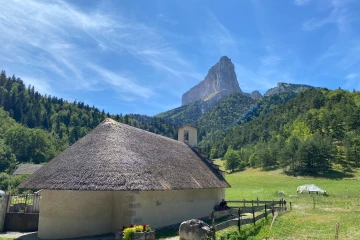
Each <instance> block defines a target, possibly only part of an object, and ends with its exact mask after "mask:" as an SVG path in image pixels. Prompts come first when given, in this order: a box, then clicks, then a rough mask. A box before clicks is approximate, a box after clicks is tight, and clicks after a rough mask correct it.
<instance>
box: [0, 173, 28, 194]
mask: <svg viewBox="0 0 360 240" xmlns="http://www.w3.org/2000/svg"><path fill="white" fill-rule="evenodd" d="M26 177H27V176H26V175H14V176H11V175H9V174H7V173H0V189H1V190H3V191H9V192H11V193H12V194H16V193H18V191H19V190H18V189H17V186H19V185H20V183H22V182H23V181H24V180H25V179H26Z"/></svg>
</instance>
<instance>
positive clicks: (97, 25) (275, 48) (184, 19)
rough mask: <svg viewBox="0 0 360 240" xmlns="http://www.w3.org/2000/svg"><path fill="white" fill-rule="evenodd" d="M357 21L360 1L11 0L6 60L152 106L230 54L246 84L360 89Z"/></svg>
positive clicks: (73, 91) (96, 93) (47, 85)
mask: <svg viewBox="0 0 360 240" xmlns="http://www.w3.org/2000/svg"><path fill="white" fill-rule="evenodd" d="M358 29H360V1H358V0H352V1H351V0H247V1H246V0H243V1H237V0H234V1H230V0H227V1H220V0H218V1H215V0H194V1H190V0H188V1H184V0H179V1H176V0H158V1H156V0H152V1H150V0H149V1H145V0H144V1H140V0H139V1H134V0H123V1H115V0H114V1H110V0H108V1H95V0H77V1H52V0H46V1H45V0H41V1H40V0H39V1H34V0H27V1H23V0H19V1H12V0H6V1H2V3H1V9H0V53H1V54H0V69H3V70H5V71H6V72H7V74H8V75H12V74H15V75H16V76H18V77H20V78H22V79H23V80H24V82H25V84H27V85H28V84H31V85H34V86H35V88H36V89H37V90H38V91H39V92H41V93H43V94H48V95H53V96H58V97H62V98H64V99H67V100H70V101H73V100H74V99H76V100H77V101H83V102H85V103H88V104H89V105H95V106H96V107H98V108H100V109H105V111H109V112H110V113H123V114H125V113H140V114H147V115H154V114H157V113H160V112H163V111H166V110H170V109H173V108H175V107H178V106H180V105H181V95H182V94H183V93H184V92H186V91H187V90H189V89H190V88H191V87H193V86H195V85H196V84H198V83H199V82H200V81H201V80H203V79H204V77H205V76H206V74H207V71H208V70H209V68H210V67H211V66H212V65H214V64H215V63H216V62H217V61H218V60H219V58H220V57H221V56H223V55H227V56H228V57H230V58H231V59H232V61H233V63H234V65H235V70H236V74H237V78H238V81H239V85H240V87H241V89H242V90H243V91H244V92H252V91H254V90H259V91H260V92H261V93H264V92H265V91H266V90H267V89H268V88H271V87H274V86H276V84H277V82H289V83H302V84H310V85H313V86H321V87H327V88H329V89H336V88H338V87H341V88H343V89H348V90H351V91H352V90H353V89H356V90H360V31H359V30H358Z"/></svg>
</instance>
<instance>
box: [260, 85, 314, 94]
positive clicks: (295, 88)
mask: <svg viewBox="0 0 360 240" xmlns="http://www.w3.org/2000/svg"><path fill="white" fill-rule="evenodd" d="M309 88H313V87H312V86H309V85H304V84H292V83H283V82H278V84H277V86H276V87H274V88H270V89H269V90H267V92H266V93H265V94H264V96H271V95H274V94H279V93H282V92H290V91H292V92H296V93H298V92H303V91H305V90H307V89H309Z"/></svg>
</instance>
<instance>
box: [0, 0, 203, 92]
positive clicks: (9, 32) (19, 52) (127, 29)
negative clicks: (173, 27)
mask: <svg viewBox="0 0 360 240" xmlns="http://www.w3.org/2000/svg"><path fill="white" fill-rule="evenodd" d="M0 42H1V43H2V44H0V52H1V53H2V54H1V55H0V63H1V62H6V63H8V64H9V65H12V66H17V68H18V66H19V65H21V67H22V68H23V69H27V71H28V72H24V75H25V76H33V77H32V78H31V81H32V82H35V77H34V76H36V75H37V73H38V72H42V75H43V76H46V75H47V76H51V77H49V78H45V77H44V78H43V79H47V80H41V81H42V82H43V84H44V86H53V85H57V86H59V85H60V84H59V83H58V81H57V80H59V79H61V82H62V83H63V84H62V86H61V88H63V89H71V90H93V91H95V90H98V89H99V85H101V84H103V83H104V82H106V83H107V84H108V85H110V86H112V87H113V88H115V89H117V90H118V91H119V92H125V91H126V92H128V93H129V94H133V95H136V96H138V97H143V98H148V97H150V96H152V94H153V90H152V88H153V87H145V86H140V83H136V81H135V80H134V79H133V78H131V77H129V76H128V77H124V76H125V75H126V74H124V73H122V72H121V70H110V69H108V68H106V67H104V65H103V64H100V62H101V61H99V60H98V58H99V57H100V56H101V54H102V53H104V52H106V53H111V54H112V55H113V56H114V57H115V58H118V59H121V60H122V61H123V59H126V58H128V57H129V56H132V57H133V58H135V59H138V60H140V64H145V65H149V66H151V67H152V68H153V69H156V70H159V71H162V72H167V73H168V74H170V75H172V76H174V77H175V78H174V79H175V80H174V81H176V79H183V78H194V77H198V74H197V73H196V72H195V71H193V67H192V65H191V64H190V63H188V61H187V60H186V59H185V58H184V57H183V56H182V55H181V54H180V53H179V52H178V51H176V49H175V48H173V47H172V45H171V44H170V43H169V42H168V41H167V40H166V39H165V38H164V36H163V35H162V34H161V33H159V32H158V30H157V29H155V28H153V27H150V26H148V25H146V24H142V23H139V22H137V21H136V20H130V19H128V18H126V17H125V16H123V15H122V14H121V13H117V15H116V16H114V15H110V13H109V12H107V11H102V10H101V9H97V10H96V11H87V12H83V11H80V10H78V9H77V8H75V7H74V6H73V5H71V4H68V3H66V2H63V1H57V0H53V1H35V0H28V1H17V0H9V1H5V2H3V3H2V7H1V9H0ZM14 68H15V69H16V67H14ZM90 73H93V74H94V75H91V76H90ZM54 77H56V78H57V80H55V79H52V78H54ZM24 79H25V78H24ZM28 79H29V82H30V78H28ZM101 79H102V80H103V81H102V82H101V81H100V80H101ZM34 85H35V84H34ZM39 88H40V86H39ZM55 89H56V90H59V89H58V88H55Z"/></svg>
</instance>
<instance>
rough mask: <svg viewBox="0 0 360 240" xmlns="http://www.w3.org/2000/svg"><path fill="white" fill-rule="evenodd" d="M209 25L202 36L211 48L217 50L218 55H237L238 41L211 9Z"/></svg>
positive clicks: (208, 13) (208, 12)
mask: <svg viewBox="0 0 360 240" xmlns="http://www.w3.org/2000/svg"><path fill="white" fill-rule="evenodd" d="M207 15H208V17H209V21H210V22H211V24H209V25H208V26H211V27H209V28H208V29H207V30H206V31H205V32H203V34H202V35H201V36H200V38H201V39H202V41H203V42H204V44H206V45H209V49H212V51H216V54H217V55H230V54H232V55H236V54H237V53H238V44H239V43H238V41H237V40H236V39H235V37H234V36H233V34H232V33H231V32H230V31H229V30H228V29H227V28H226V26H225V25H224V24H223V23H222V22H221V21H220V20H219V19H218V18H217V17H216V16H215V15H214V13H213V12H211V11H210V10H208V11H207Z"/></svg>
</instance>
